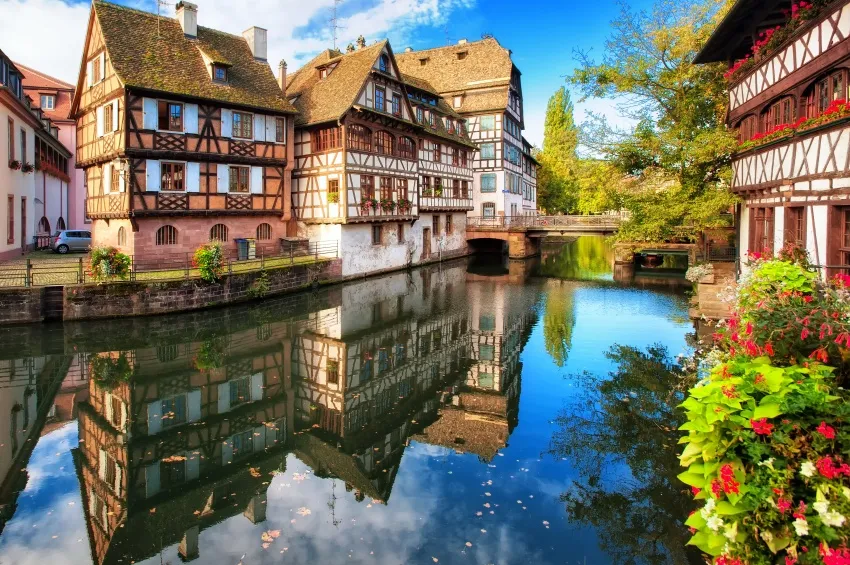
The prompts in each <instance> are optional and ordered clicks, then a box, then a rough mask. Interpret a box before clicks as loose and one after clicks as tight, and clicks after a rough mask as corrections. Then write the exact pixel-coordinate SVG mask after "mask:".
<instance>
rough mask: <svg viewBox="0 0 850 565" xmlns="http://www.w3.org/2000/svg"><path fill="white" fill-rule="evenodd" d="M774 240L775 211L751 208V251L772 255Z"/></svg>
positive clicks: (766, 208)
mask: <svg viewBox="0 0 850 565" xmlns="http://www.w3.org/2000/svg"><path fill="white" fill-rule="evenodd" d="M774 239H775V225H774V209H773V208H771V207H753V208H750V251H751V252H754V253H767V254H769V255H772V254H773V241H774Z"/></svg>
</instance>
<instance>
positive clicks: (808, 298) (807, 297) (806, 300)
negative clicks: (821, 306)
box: [803, 294, 814, 304]
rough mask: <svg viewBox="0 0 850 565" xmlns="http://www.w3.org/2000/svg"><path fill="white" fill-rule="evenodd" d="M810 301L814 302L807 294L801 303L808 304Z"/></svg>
mask: <svg viewBox="0 0 850 565" xmlns="http://www.w3.org/2000/svg"><path fill="white" fill-rule="evenodd" d="M812 300H814V297H813V296H812V295H811V294H807V295H806V296H804V297H803V302H805V303H806V304H808V303H809V302H811V301H812Z"/></svg>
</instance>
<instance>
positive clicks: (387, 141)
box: [375, 131, 393, 155]
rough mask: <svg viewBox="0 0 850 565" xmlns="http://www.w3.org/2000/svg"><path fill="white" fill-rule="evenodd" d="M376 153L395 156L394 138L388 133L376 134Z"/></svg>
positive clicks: (380, 132)
mask: <svg viewBox="0 0 850 565" xmlns="http://www.w3.org/2000/svg"><path fill="white" fill-rule="evenodd" d="M375 151H377V152H378V153H380V154H381V155H392V154H393V136H392V135H391V134H390V133H389V132H387V131H379V132H378V133H376V134H375Z"/></svg>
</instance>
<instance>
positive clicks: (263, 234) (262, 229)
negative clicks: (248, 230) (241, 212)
mask: <svg viewBox="0 0 850 565" xmlns="http://www.w3.org/2000/svg"><path fill="white" fill-rule="evenodd" d="M271 239H272V225H271V224H270V223H268V222H263V223H261V224H260V225H258V226H257V241H271Z"/></svg>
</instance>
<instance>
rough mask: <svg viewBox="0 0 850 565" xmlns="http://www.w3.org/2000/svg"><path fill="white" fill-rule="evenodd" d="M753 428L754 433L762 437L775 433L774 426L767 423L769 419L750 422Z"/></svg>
mask: <svg viewBox="0 0 850 565" xmlns="http://www.w3.org/2000/svg"><path fill="white" fill-rule="evenodd" d="M750 424H751V425H752V426H753V431H754V432H755V433H756V434H758V435H760V436H769V435H770V434H771V433H772V432H773V424H771V423H770V422H768V421H767V418H762V419H760V420H750Z"/></svg>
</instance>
